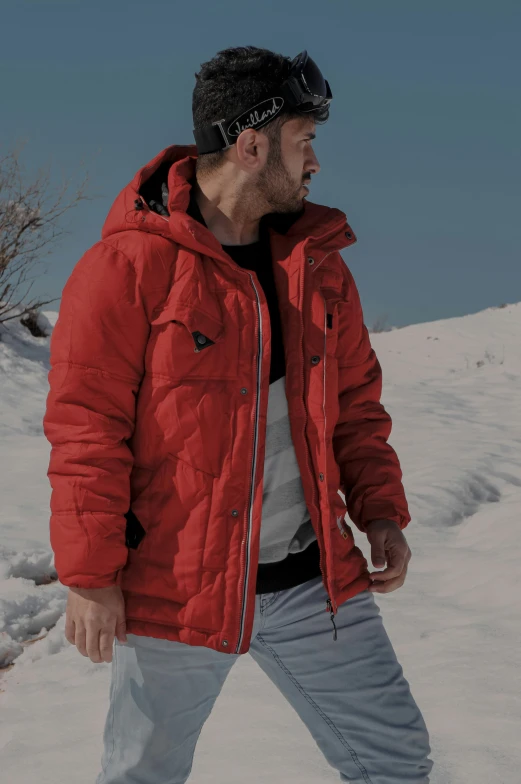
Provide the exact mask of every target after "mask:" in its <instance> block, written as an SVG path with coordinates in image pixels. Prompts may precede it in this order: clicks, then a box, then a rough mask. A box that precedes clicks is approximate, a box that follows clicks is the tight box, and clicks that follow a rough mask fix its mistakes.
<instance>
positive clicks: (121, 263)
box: [43, 242, 149, 588]
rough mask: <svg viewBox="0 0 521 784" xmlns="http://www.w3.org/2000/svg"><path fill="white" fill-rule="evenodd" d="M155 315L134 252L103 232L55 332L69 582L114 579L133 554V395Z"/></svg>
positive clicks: (62, 566) (58, 515) (56, 417)
mask: <svg viewBox="0 0 521 784" xmlns="http://www.w3.org/2000/svg"><path fill="white" fill-rule="evenodd" d="M148 334H149V322H148V319H147V316H146V313H145V310H144V307H143V303H142V299H141V293H140V286H139V281H138V276H137V274H136V272H135V269H134V266H133V265H132V263H131V262H130V260H129V259H127V257H126V256H125V255H124V254H122V253H121V252H120V251H119V250H117V249H116V248H113V247H112V246H111V245H109V244H107V243H105V242H98V243H97V244H96V245H94V246H93V247H92V248H91V249H90V250H88V251H87V253H86V254H85V255H84V256H83V258H82V259H81V260H80V261H79V262H78V263H77V265H76V267H75V268H74V270H73V272H72V275H71V276H70V278H69V280H68V281H67V284H66V286H65V288H64V291H63V295H62V300H61V305H60V312H59V316H58V321H57V323H56V326H55V328H54V331H53V335H52V338H51V370H50V373H49V384H50V391H49V394H48V397H47V407H46V412H45V416H44V422H43V424H44V432H45V435H46V437H47V439H48V440H49V442H50V444H51V457H50V463H49V471H48V476H49V480H50V483H51V487H52V493H51V522H50V539H51V546H52V549H53V551H54V555H55V564H56V570H57V572H58V577H59V579H60V581H61V582H62V583H63V584H64V585H68V586H76V587H80V588H102V587H105V586H108V585H113V584H115V583H116V578H117V573H118V571H119V570H120V569H121V568H122V567H123V566H124V565H125V563H126V560H127V553H128V551H127V547H126V545H125V527H126V519H125V517H124V515H125V513H126V512H127V511H128V509H129V504H130V471H131V469H132V463H133V458H132V453H131V451H130V449H129V446H128V443H127V441H128V439H129V438H130V437H131V435H132V433H133V430H134V418H135V403H136V394H137V391H138V387H139V384H140V382H141V378H142V376H143V370H144V353H145V348H146V343H147V339H148Z"/></svg>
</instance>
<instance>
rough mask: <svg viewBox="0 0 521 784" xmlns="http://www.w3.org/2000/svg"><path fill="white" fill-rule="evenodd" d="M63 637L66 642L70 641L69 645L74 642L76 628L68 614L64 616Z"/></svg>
mask: <svg viewBox="0 0 521 784" xmlns="http://www.w3.org/2000/svg"><path fill="white" fill-rule="evenodd" d="M64 634H65V639H66V640H67V642H70V644H71V645H74V644H75V637H76V630H75V624H74V621H73V620H72V619H71V618H69V616H68V615H66V616H65V632H64Z"/></svg>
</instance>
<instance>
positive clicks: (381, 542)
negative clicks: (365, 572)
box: [366, 520, 412, 593]
mask: <svg viewBox="0 0 521 784" xmlns="http://www.w3.org/2000/svg"><path fill="white" fill-rule="evenodd" d="M366 532H367V538H368V539H369V543H370V545H371V560H372V562H373V566H374V567H375V568H376V569H382V568H383V567H384V566H385V565H386V563H387V568H386V569H384V570H383V572H372V573H371V574H370V577H371V579H372V580H373V584H372V586H371V587H370V588H369V590H370V591H372V592H373V593H391V591H396V589H397V588H401V586H402V585H403V584H404V582H405V577H406V575H407V567H408V565H409V561H410V560H411V556H412V553H411V551H410V549H409V545H408V544H407V541H406V539H405V536H404V535H403V533H402V531H401V529H400V527H399V526H398V525H397V524H396V523H394V522H393V521H392V520H373V521H372V522H371V523H368V525H367V526H366Z"/></svg>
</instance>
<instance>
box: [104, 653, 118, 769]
mask: <svg viewBox="0 0 521 784" xmlns="http://www.w3.org/2000/svg"><path fill="white" fill-rule="evenodd" d="M117 649H118V646H117V643H116V642H115V641H114V664H113V667H114V672H113V673H112V684H113V685H112V688H111V690H110V692H111V693H110V703H111V705H110V707H111V722H110V734H111V737H112V749H111V751H110V754H109V756H108V758H107V763H106V765H104V766H102V773H103V774H105V773H106V772H107V770H108V767H109V765H110V763H111V762H112V757H113V756H114V750H115V748H116V739H115V737H114V721H115V713H116V711H115V701H116V700H115V696H116V689H117V683H116V681H117V675H118V656H117Z"/></svg>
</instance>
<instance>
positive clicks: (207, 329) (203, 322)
mask: <svg viewBox="0 0 521 784" xmlns="http://www.w3.org/2000/svg"><path fill="white" fill-rule="evenodd" d="M170 321H179V322H180V323H181V324H184V325H185V326H186V327H187V328H188V329H189V331H190V332H192V333H193V332H201V333H202V334H203V335H205V336H206V337H207V338H210V340H212V341H213V342H214V343H215V342H217V341H219V340H220V339H221V338H222V337H223V332H224V325H223V321H222V319H221V318H220V317H219V316H218V315H217V314H216V313H214V314H210V313H207V312H206V311H205V310H202V309H201V308H200V307H195V306H194V305H191V304H189V303H188V302H180V301H179V300H177V301H176V302H171V303H169V304H167V305H165V306H164V307H163V308H161V309H158V310H157V311H156V312H155V313H153V314H152V321H151V324H152V325H153V326H160V325H161V324H168V323H169V322H170Z"/></svg>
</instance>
